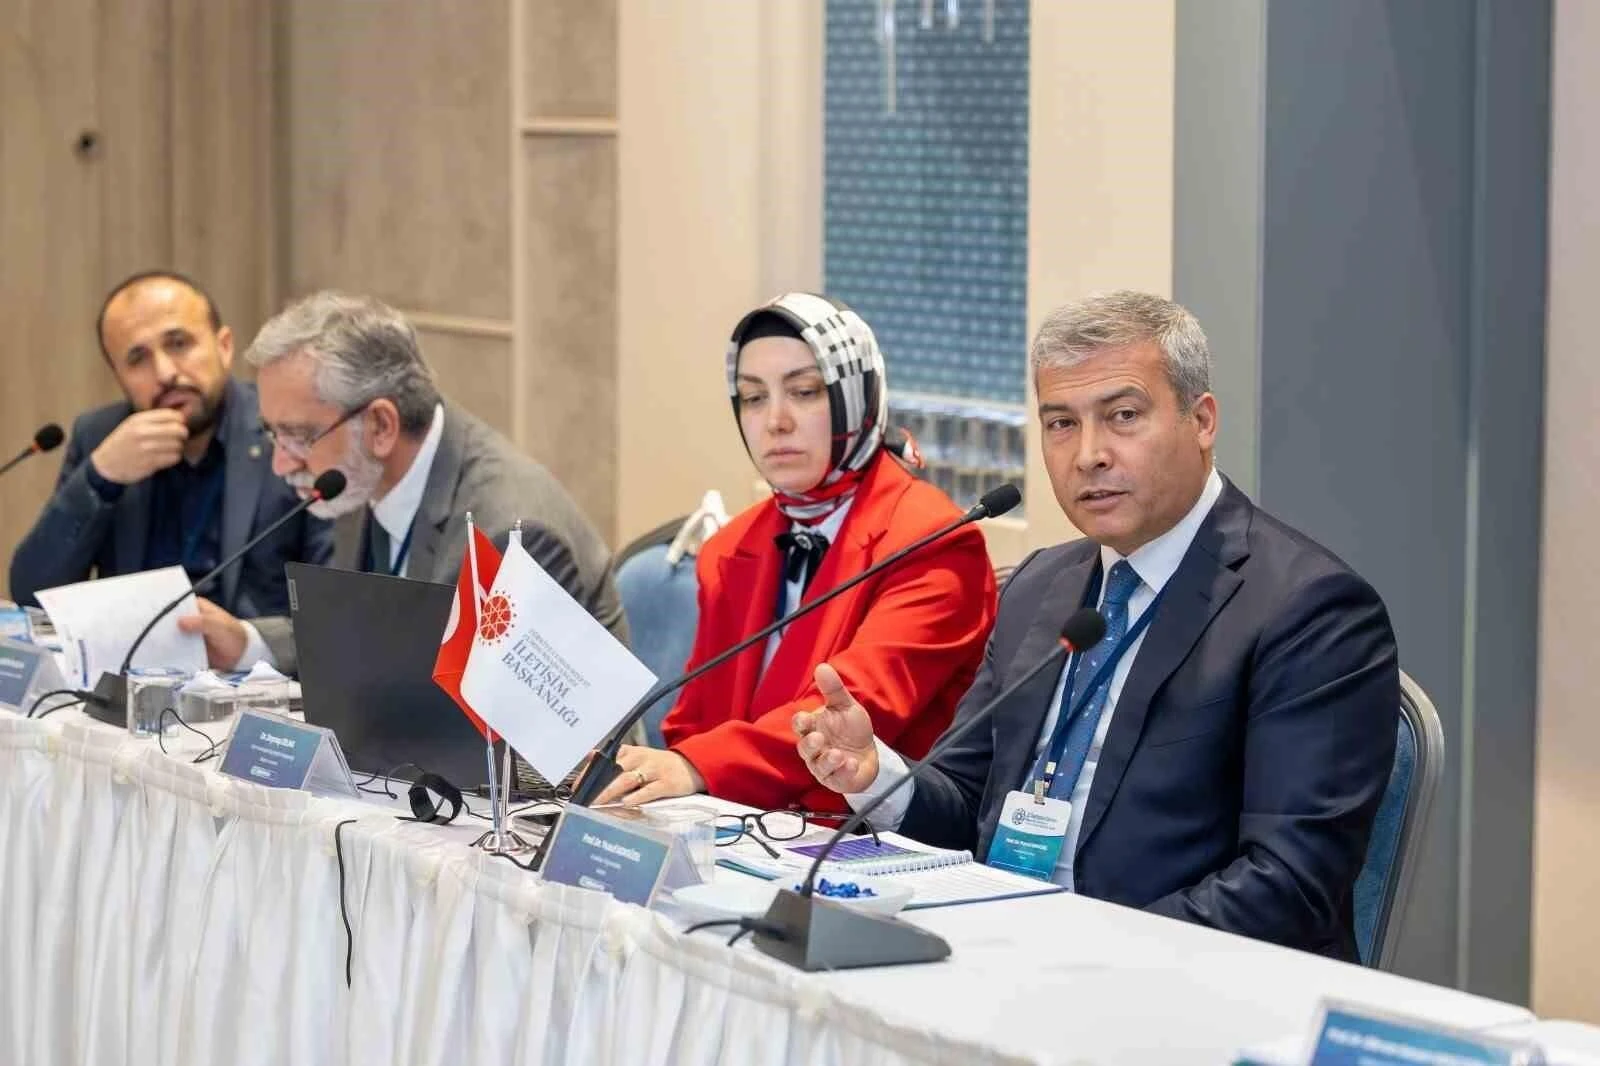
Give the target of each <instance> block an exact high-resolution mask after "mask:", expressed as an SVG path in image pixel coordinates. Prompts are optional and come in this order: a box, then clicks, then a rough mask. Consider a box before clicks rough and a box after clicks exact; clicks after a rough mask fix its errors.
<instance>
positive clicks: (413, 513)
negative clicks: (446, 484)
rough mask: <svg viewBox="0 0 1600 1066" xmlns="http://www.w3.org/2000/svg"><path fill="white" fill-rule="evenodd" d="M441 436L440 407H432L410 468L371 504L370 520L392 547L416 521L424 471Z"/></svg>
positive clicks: (424, 485) (430, 464) (425, 478)
mask: <svg viewBox="0 0 1600 1066" xmlns="http://www.w3.org/2000/svg"><path fill="white" fill-rule="evenodd" d="M443 436H444V404H435V405H434V408H433V423H432V424H431V425H430V426H428V435H427V436H425V437H423V438H422V447H420V448H418V449H417V455H416V458H414V459H412V460H411V466H410V468H409V469H407V470H406V472H405V475H404V476H403V477H401V479H400V480H399V481H397V482H396V483H395V486H394V488H392V489H390V490H389V491H388V492H387V493H385V494H384V497H383V499H381V500H374V501H372V517H373V518H375V519H377V520H378V524H379V525H380V526H382V527H383V531H384V532H385V533H387V534H389V537H390V539H391V540H393V541H394V542H395V543H396V544H398V543H400V541H402V540H404V539H405V535H406V533H407V532H408V531H409V530H410V529H411V523H412V522H413V521H414V520H415V519H416V517H417V509H418V508H420V507H421V506H422V494H423V492H424V491H425V490H426V489H427V487H428V471H429V470H431V469H433V457H434V455H436V454H437V453H438V451H439V440H440V438H442V437H443Z"/></svg>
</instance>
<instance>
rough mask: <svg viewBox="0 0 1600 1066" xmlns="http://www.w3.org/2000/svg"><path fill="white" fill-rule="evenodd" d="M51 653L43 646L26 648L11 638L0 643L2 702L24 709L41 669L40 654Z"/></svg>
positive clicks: (0, 691)
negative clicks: (29, 690) (34, 679)
mask: <svg viewBox="0 0 1600 1066" xmlns="http://www.w3.org/2000/svg"><path fill="white" fill-rule="evenodd" d="M49 654H50V653H49V652H48V651H45V649H43V648H37V647H36V648H26V647H25V646H24V645H20V644H13V643H12V642H11V641H9V640H8V641H5V642H4V643H0V704H4V705H5V706H7V707H14V708H16V709H17V710H21V709H22V706H23V702H24V701H25V700H26V699H27V698H28V689H29V688H30V687H31V686H32V685H33V675H34V674H35V673H36V672H37V671H38V669H39V656H40V655H49Z"/></svg>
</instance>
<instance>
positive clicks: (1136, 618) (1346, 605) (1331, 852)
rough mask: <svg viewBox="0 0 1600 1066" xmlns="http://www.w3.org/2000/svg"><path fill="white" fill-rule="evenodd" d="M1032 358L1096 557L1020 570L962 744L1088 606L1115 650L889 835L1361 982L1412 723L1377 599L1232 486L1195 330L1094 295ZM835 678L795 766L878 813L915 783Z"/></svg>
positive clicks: (925, 790) (1067, 481) (1134, 303)
mask: <svg viewBox="0 0 1600 1066" xmlns="http://www.w3.org/2000/svg"><path fill="white" fill-rule="evenodd" d="M1032 360H1033V367H1034V375H1035V379H1034V383H1035V386H1036V391H1037V395H1038V402H1039V419H1040V423H1041V428H1042V437H1043V449H1044V461H1045V466H1046V468H1047V470H1048V472H1049V475H1050V482H1051V487H1052V488H1053V490H1054V492H1055V496H1056V500H1057V501H1058V502H1059V503H1060V505H1061V507H1062V509H1063V510H1064V511H1065V512H1066V514H1067V517H1068V518H1070V519H1071V520H1072V522H1073V524H1074V525H1075V526H1076V527H1077V528H1078V529H1080V530H1082V531H1083V532H1084V534H1085V535H1086V539H1083V540H1078V541H1073V542H1070V543H1067V544H1061V545H1057V546H1055V547H1052V548H1046V549H1044V550H1042V551H1038V552H1035V553H1034V554H1032V555H1030V556H1029V557H1028V558H1027V559H1025V560H1024V561H1023V562H1022V564H1021V565H1020V566H1018V567H1017V569H1016V571H1015V573H1014V574H1013V575H1012V577H1011V580H1010V581H1009V582H1008V583H1007V585H1006V587H1005V589H1004V592H1003V594H1002V596H1001V599H1000V608H999V615H998V618H997V620H996V622H995V628H994V632H993V634H992V635H991V637H990V640H989V645H988V648H987V651H986V655H985V658H984V662H983V666H982V668H981V669H980V671H979V673H978V676H977V679H976V680H975V681H974V683H973V685H972V688H971V689H970V690H969V691H968V692H967V694H966V697H965V698H964V699H963V701H962V703H961V705H960V707H959V709H958V710H957V712H956V720H955V723H956V725H959V724H960V723H961V722H962V721H964V720H965V719H966V717H967V716H970V715H972V714H974V713H976V712H977V711H978V710H979V709H980V708H982V707H983V706H984V705H986V704H987V703H989V702H990V700H991V699H992V698H993V697H994V696H995V695H996V694H997V693H999V692H1000V691H1001V690H1003V689H1004V688H1005V687H1006V686H1007V684H1008V683H1009V682H1010V681H1012V680H1013V679H1015V678H1017V677H1020V676H1021V675H1023V674H1025V673H1026V672H1027V671H1028V669H1029V668H1030V667H1032V666H1033V665H1035V664H1036V663H1037V662H1039V661H1040V659H1041V658H1042V657H1043V656H1044V655H1045V654H1046V653H1047V652H1048V651H1049V650H1050V648H1051V646H1052V645H1053V644H1054V643H1055V641H1056V640H1057V638H1058V635H1059V633H1060V631H1061V626H1062V623H1063V622H1064V621H1065V620H1066V618H1067V616H1068V615H1070V614H1071V613H1072V612H1073V611H1075V610H1077V609H1078V608H1079V607H1081V606H1085V605H1090V606H1095V607H1098V608H1099V610H1100V611H1101V613H1102V614H1104V616H1105V619H1106V630H1107V632H1106V637H1105V639H1104V640H1103V641H1102V642H1101V643H1100V644H1099V645H1097V646H1096V647H1095V648H1094V649H1092V650H1091V651H1089V652H1088V653H1086V654H1084V655H1082V656H1073V657H1072V661H1071V662H1069V665H1068V666H1067V667H1066V668H1065V669H1063V670H1061V671H1058V672H1055V671H1048V670H1047V671H1044V672H1042V673H1041V674H1039V676H1038V677H1037V678H1036V679H1035V681H1034V683H1031V684H1029V685H1026V686H1024V687H1023V688H1022V689H1020V690H1019V691H1018V692H1017V693H1016V694H1015V695H1014V696H1013V697H1012V698H1010V699H1009V700H1007V701H1006V702H1005V703H1004V704H1003V705H1002V706H1000V707H999V708H998V709H997V710H996V712H995V714H994V718H993V720H992V723H991V724H990V726H989V727H987V728H983V727H980V728H978V729H975V730H974V731H973V733H972V734H971V735H970V736H969V737H968V738H967V739H965V740H964V741H963V742H961V743H960V744H958V745H957V746H956V747H955V748H953V749H952V750H951V751H950V752H948V753H947V754H946V755H945V756H943V757H942V758H941V759H940V760H939V761H938V762H937V763H936V764H934V765H933V766H930V767H929V768H928V769H927V770H925V771H924V772H923V773H922V774H921V775H919V777H918V778H917V780H916V781H914V782H912V783H911V784H909V785H908V786H907V787H906V788H905V789H902V790H901V792H900V793H899V794H898V795H897V796H895V797H893V798H891V800H889V801H888V802H887V803H885V805H884V807H883V808H882V809H881V810H880V812H879V814H878V815H876V816H875V817H874V822H875V823H877V824H878V825H879V826H880V827H881V828H898V829H899V830H900V831H901V832H903V833H905V834H907V835H908V836H911V837H915V838H917V839H919V840H923V841H926V842H928V843H930V844H935V845H940V846H944V847H952V848H970V849H972V850H973V851H974V853H975V854H977V855H978V856H979V857H980V858H984V859H986V860H987V861H989V862H991V863H994V864H996V865H1002V866H1007V867H1009V868H1012V869H1016V870H1019V871H1022V872H1027V873H1031V874H1033V875H1035V876H1039V877H1042V878H1048V879H1050V880H1053V881H1055V882H1056V883H1058V884H1061V885H1064V886H1065V887H1067V888H1068V889H1071V890H1073V891H1077V892H1080V893H1083V894H1084V895H1088V896H1094V897H1096V898H1099V899H1105V900H1109V901H1111V902H1115V903H1121V904H1125V905H1128V906H1132V907H1141V908H1144V909H1147V910H1150V911H1152V912H1155V913H1158V914H1164V915H1168V916H1170V917H1174V918H1182V919H1186V920H1189V921H1193V922H1198V923H1201V924H1204V925H1209V926H1212V927H1214V928H1217V929H1222V930H1226V931H1229V932H1233V933H1239V934H1241V935H1244V936H1250V937H1256V938H1259V939H1262V940H1267V941H1272V942H1274V943H1277V944H1282V945H1285V946H1288V947H1295V948H1302V949H1305V950H1307V951H1314V952H1318V953H1320V954H1324V955H1328V956H1332V957H1335V958H1341V959H1346V960H1351V961H1354V960H1355V959H1356V957H1357V955H1356V945H1355V937H1354V920H1353V916H1352V904H1351V899H1352V890H1353V887H1354V885H1355V880H1356V875H1357V874H1358V872H1359V871H1360V869H1361V865H1362V861H1363V859H1364V857H1365V853H1366V846H1367V839H1368V836H1369V834H1370V832H1371V829H1372V821H1373V818H1374V815H1375V814H1376V811H1377V808H1378V803H1379V801H1380V799H1381V797H1382V795H1383V791H1384V787H1385V785H1386V783H1387V781H1388V776H1389V772H1390V768H1391V763H1392V762H1393V759H1394V748H1395V733H1396V727H1397V716H1398V714H1399V705H1400V680H1399V665H1398V657H1397V654H1396V649H1395V640H1394V632H1393V630H1392V628H1391V627H1390V624H1389V618H1388V614H1387V612H1386V611H1385V609H1384V606H1383V603H1382V601H1381V600H1379V598H1378V595H1377V593H1376V592H1374V591H1373V589H1372V587H1371V586H1370V585H1368V584H1367V583H1366V582H1365V581H1364V580H1362V579H1361V578H1360V577H1359V576H1358V575H1356V574H1355V573H1354V572H1353V571H1351V570H1350V568H1349V567H1347V566H1346V565H1345V564H1344V563H1343V562H1341V561H1340V560H1339V559H1338V558H1336V557H1335V556H1334V555H1333V554H1332V553H1331V552H1329V551H1328V550H1327V549H1325V548H1323V547H1321V546H1320V545H1318V544H1316V543H1315V542H1313V541H1312V540H1311V539H1309V538H1308V537H1306V536H1304V535H1303V534H1301V533H1298V532H1296V531H1295V530H1293V529H1290V528H1289V527H1288V526H1286V525H1284V524H1283V523H1282V522H1280V521H1278V520H1277V519H1275V518H1273V517H1272V516H1271V515H1269V514H1267V513H1266V512H1264V511H1262V510H1259V509H1258V508H1256V507H1255V505H1254V504H1252V503H1251V502H1250V500H1249V499H1248V498H1247V497H1246V496H1245V495H1244V493H1242V492H1240V491H1239V490H1238V489H1237V488H1236V487H1234V486H1233V485H1232V484H1231V483H1229V482H1228V481H1227V480H1226V479H1225V478H1223V477H1222V476H1221V475H1220V474H1219V473H1218V472H1217V471H1216V470H1215V469H1214V468H1213V465H1212V445H1213V441H1214V439H1215V435H1216V431H1217V402H1216V399H1215V398H1214V397H1213V396H1212V395H1211V393H1210V361H1211V359H1210V352H1209V349H1208V348H1207V344H1206V339H1205V334H1204V333H1203V332H1202V331H1201V329H1200V325H1199V323H1198V322H1196V321H1195V319H1194V317H1193V316H1192V315H1190V314H1189V312H1188V311H1186V310H1184V309H1183V308H1182V307H1180V306H1178V305H1177V304H1174V303H1172V302H1171V301H1169V300H1165V299H1162V298H1160V297H1156V296H1150V295H1146V294H1143V293H1132V292H1118V293H1112V294H1109V295H1103V296H1095V297H1091V298H1089V299H1087V300H1085V301H1083V302H1081V303H1079V304H1075V305H1072V306H1069V307H1066V308H1063V309H1061V310H1058V311H1056V312H1054V313H1053V314H1051V315H1050V316H1049V318H1047V319H1046V321H1045V322H1044V324H1043V326H1042V327H1041V328H1040V330H1039V333H1038V336H1037V337H1036V339H1035V340H1034V344H1033V351H1032ZM1077 660H1082V661H1077ZM817 680H818V685H819V687H820V688H821V689H822V692H823V694H824V697H825V698H826V700H827V703H826V705H825V706H824V707H822V708H819V709H818V710H816V711H813V712H804V713H801V714H799V715H796V717H795V731H796V733H797V734H798V735H799V738H800V739H799V748H800V753H801V755H802V756H803V757H804V758H805V760H806V762H807V764H808V765H809V766H810V767H811V770H812V772H813V773H814V774H815V775H816V777H817V779H818V780H820V781H821V782H822V783H823V784H825V785H827V786H828V787H830V788H833V789H835V790H836V791H839V792H842V793H844V794H845V795H846V797H847V798H848V799H849V801H850V802H851V803H852V805H854V806H857V807H859V806H861V805H863V804H864V803H865V802H866V801H867V800H868V799H870V798H871V797H873V796H875V795H877V794H879V793H880V792H882V791H883V790H884V789H885V788H886V787H888V785H889V784H892V783H893V782H894V781H895V780H896V779H898V778H899V777H900V776H901V775H902V774H903V773H904V772H905V767H906V763H905V760H903V759H902V758H901V757H900V756H899V754H898V753H896V752H894V751H893V750H892V749H890V748H888V747H887V746H886V745H884V744H882V742H880V741H878V740H876V739H875V738H874V737H873V735H872V727H871V722H870V720H869V719H868V718H867V715H866V713H865V711H864V710H863V709H862V708H861V707H860V705H859V704H857V703H856V702H855V701H854V700H853V699H852V698H851V697H850V695H849V693H848V692H846V691H845V690H844V688H843V686H842V685H841V684H840V683H839V680H838V677H837V675H836V674H834V672H833V670H832V668H831V667H829V666H827V665H826V664H823V665H821V666H819V667H818V668H817ZM1002 814H1004V815H1005V817H1003V818H1002ZM1019 827H1021V828H1019Z"/></svg>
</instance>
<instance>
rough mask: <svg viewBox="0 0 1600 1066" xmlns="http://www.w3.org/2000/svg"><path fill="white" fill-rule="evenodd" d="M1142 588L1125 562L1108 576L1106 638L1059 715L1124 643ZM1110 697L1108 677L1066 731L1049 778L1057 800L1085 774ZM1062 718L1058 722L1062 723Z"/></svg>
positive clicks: (1083, 664) (1087, 659)
mask: <svg viewBox="0 0 1600 1066" xmlns="http://www.w3.org/2000/svg"><path fill="white" fill-rule="evenodd" d="M1138 587H1139V575H1138V574H1136V573H1134V570H1133V567H1131V566H1129V565H1128V562H1127V560H1126V559H1124V560H1123V561H1121V562H1119V563H1117V564H1116V565H1115V566H1113V567H1112V568H1111V573H1110V574H1108V575H1107V576H1106V595H1105V600H1104V601H1103V602H1102V603H1101V604H1100V613H1101V614H1103V615H1105V619H1106V635H1105V637H1104V638H1103V639H1102V640H1101V641H1100V643H1098V644H1096V645H1095V646H1094V647H1092V648H1090V649H1089V650H1088V652H1086V653H1085V654H1084V655H1083V657H1082V658H1081V659H1080V660H1079V661H1078V671H1077V673H1076V674H1075V675H1074V676H1073V683H1072V691H1071V692H1067V691H1065V690H1063V691H1062V693H1061V707H1060V709H1059V710H1058V711H1057V714H1058V715H1063V714H1068V713H1070V712H1071V709H1072V708H1073V707H1076V706H1077V705H1078V703H1079V701H1081V700H1082V699H1084V690H1085V688H1086V687H1087V686H1088V684H1089V683H1090V681H1092V680H1093V679H1094V676H1095V674H1097V673H1099V672H1100V667H1101V666H1103V665H1104V664H1105V661H1106V660H1107V659H1109V658H1110V657H1111V654H1112V652H1114V651H1116V650H1117V645H1119V644H1121V643H1122V638H1123V636H1124V635H1125V634H1126V633H1127V632H1128V601H1129V600H1130V599H1132V598H1133V594H1134V591H1135V590H1136V589H1138ZM1110 694H1111V677H1110V675H1109V674H1108V675H1107V676H1106V678H1105V680H1104V681H1102V682H1101V683H1100V685H1099V687H1097V688H1096V689H1095V691H1094V695H1093V696H1091V697H1089V702H1088V705H1087V706H1085V707H1084V709H1083V713H1082V714H1080V715H1078V718H1077V720H1076V721H1075V722H1073V723H1072V725H1071V726H1070V727H1069V728H1068V730H1067V741H1066V745H1065V746H1064V747H1063V748H1062V751H1061V761H1060V762H1058V763H1057V764H1056V772H1055V776H1053V777H1052V778H1051V779H1050V795H1051V797H1052V798H1055V799H1069V798H1071V796H1072V790H1073V789H1074V788H1075V787H1076V786H1077V784H1078V777H1079V775H1080V774H1082V773H1083V764H1084V763H1085V762H1087V761H1088V759H1089V745H1090V743H1091V742H1093V740H1094V734H1095V731H1096V730H1098V729H1099V728H1100V716H1101V715H1102V714H1104V713H1105V709H1106V701H1107V699H1108V698H1109V696H1110ZM1059 720H1060V719H1059V717H1058V718H1057V721H1059Z"/></svg>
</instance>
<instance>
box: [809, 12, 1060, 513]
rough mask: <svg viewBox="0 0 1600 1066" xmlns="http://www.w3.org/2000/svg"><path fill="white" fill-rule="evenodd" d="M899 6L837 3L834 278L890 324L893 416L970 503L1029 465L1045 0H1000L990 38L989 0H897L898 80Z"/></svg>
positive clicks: (880, 328) (830, 185)
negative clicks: (1034, 163)
mask: <svg viewBox="0 0 1600 1066" xmlns="http://www.w3.org/2000/svg"><path fill="white" fill-rule="evenodd" d="M929 8H931V13H932V25H929V26H925V25H923V16H924V14H925V13H926V12H927V11H928V9H929ZM952 10H954V11H956V12H957V14H958V16H959V17H958V20H957V22H956V24H955V25H954V26H951V25H950V22H949V15H950V13H951V11H952ZM881 11H882V7H881V5H880V4H879V3H878V2H877V0H828V7H827V58H826V71H825V86H826V108H825V112H824V121H825V134H824V140H825V151H826V159H825V163H824V204H823V207H824V262H823V267H824V275H825V285H826V287H827V290H828V292H829V293H831V294H833V295H834V296H837V297H839V298H840V299H843V300H844V301H845V302H847V303H849V304H850V305H851V306H853V307H854V308H856V310H858V311H859V312H861V314H862V316H863V317H864V318H865V319H866V320H867V321H868V322H869V323H871V325H872V328H873V330H874V331H875V332H876V333H877V335H878V340H879V342H880V343H881V344H882V346H883V350H884V355H885V359H886V361H887V363H888V369H889V398H890V402H891V422H892V423H893V424H894V425H898V426H903V427H906V428H909V429H911V430H912V431H913V432H914V433H915V434H916V435H917V438H918V440H919V442H920V443H921V445H922V449H923V453H924V455H925V456H926V457H927V460H928V470H927V477H928V479H929V480H930V481H932V482H934V483H935V484H937V485H938V486H939V487H940V488H942V489H944V490H945V491H946V492H947V493H949V494H950V495H951V496H952V497H953V498H954V499H955V500H956V502H957V503H959V504H961V505H963V506H968V505H970V504H971V503H972V502H973V501H975V500H976V499H977V497H978V496H979V495H981V494H982V493H983V492H985V491H987V490H988V489H989V488H992V487H994V486H995V485H998V484H999V483H1001V482H1003V481H1007V480H1012V481H1019V482H1020V480H1021V477H1022V467H1023V465H1024V464H1023V432H1022V422H1023V418H1024V415H1023V413H1022V411H1021V407H1020V405H1021V404H1022V403H1023V402H1024V400H1025V398H1026V391H1027V390H1026V377H1025V375H1026V373H1027V371H1026V353H1027V336H1026V330H1027V306H1026V286H1027V258H1028V243H1027V228H1028V2H1027V0H995V4H994V19H993V32H992V40H986V39H985V38H986V34H985V32H984V31H985V26H984V4H983V2H982V0H959V2H957V3H951V2H950V0H938V2H936V3H933V4H929V5H924V3H923V2H922V0H895V3H894V4H893V11H894V34H893V47H894V59H893V63H892V72H893V79H892V84H891V80H890V77H889V73H890V61H889V60H888V58H887V57H886V55H885V46H884V43H883V36H882V34H883V31H884V26H883V24H882V20H881V19H880V14H881ZM891 89H892V107H891V101H890V91H891Z"/></svg>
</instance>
